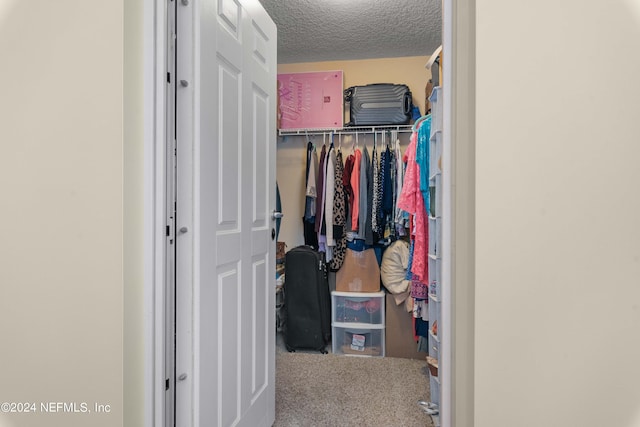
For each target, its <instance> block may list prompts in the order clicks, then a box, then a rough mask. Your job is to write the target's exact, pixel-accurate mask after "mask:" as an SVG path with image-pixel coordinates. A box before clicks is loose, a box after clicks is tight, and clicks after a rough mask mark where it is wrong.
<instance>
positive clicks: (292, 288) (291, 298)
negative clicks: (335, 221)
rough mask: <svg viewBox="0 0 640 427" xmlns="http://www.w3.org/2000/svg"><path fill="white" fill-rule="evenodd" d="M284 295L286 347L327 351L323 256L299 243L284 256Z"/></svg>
mask: <svg viewBox="0 0 640 427" xmlns="http://www.w3.org/2000/svg"><path fill="white" fill-rule="evenodd" d="M284 298H285V304H284V307H285V310H286V317H287V325H286V330H285V334H284V337H285V345H286V347H287V350H289V351H295V350H302V349H305V350H318V351H320V352H321V353H326V352H327V351H326V346H327V344H328V343H329V341H330V339H331V299H330V294H329V281H328V276H327V266H326V264H325V262H324V259H323V255H322V254H321V253H319V252H316V251H315V250H313V249H312V248H311V247H309V246H298V247H296V248H293V249H291V250H290V251H289V252H287V254H286V255H285V275H284Z"/></svg>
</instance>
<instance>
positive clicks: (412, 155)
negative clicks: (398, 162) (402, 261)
mask: <svg viewBox="0 0 640 427" xmlns="http://www.w3.org/2000/svg"><path fill="white" fill-rule="evenodd" d="M417 145H418V133H417V132H413V133H412V134H411V140H410V143H409V146H408V147H407V151H406V152H405V156H407V170H406V171H405V176H404V183H403V186H402V193H401V194H400V198H399V199H398V207H399V208H400V209H403V210H405V211H407V212H409V213H411V214H413V215H414V217H415V228H414V229H413V234H414V235H415V242H414V248H413V261H412V263H411V272H412V273H413V274H415V275H416V276H417V279H418V280H420V281H422V282H425V283H426V282H427V280H428V279H427V278H428V274H427V273H428V265H429V230H428V219H427V211H426V208H425V206H424V199H423V198H422V193H421V192H420V167H419V166H418V163H417V162H416V146H417Z"/></svg>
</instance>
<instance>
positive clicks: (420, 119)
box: [411, 114, 431, 132]
mask: <svg viewBox="0 0 640 427" xmlns="http://www.w3.org/2000/svg"><path fill="white" fill-rule="evenodd" d="M430 117H431V114H427V115H424V116H422V117H420V118H419V119H418V120H416V122H415V123H414V124H413V126H412V127H411V131H412V132H417V130H418V125H419V124H420V123H422V122H423V121H425V120H427V119H428V118H430Z"/></svg>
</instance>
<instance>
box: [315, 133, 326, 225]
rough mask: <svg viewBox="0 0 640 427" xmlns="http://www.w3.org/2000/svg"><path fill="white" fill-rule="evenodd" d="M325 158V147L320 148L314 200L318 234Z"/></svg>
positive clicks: (320, 219)
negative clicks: (316, 194) (315, 197)
mask: <svg viewBox="0 0 640 427" xmlns="http://www.w3.org/2000/svg"><path fill="white" fill-rule="evenodd" d="M326 156H327V147H326V146H325V145H323V146H322V150H321V151H320V161H319V162H318V177H317V178H318V179H317V180H316V190H317V193H318V197H317V199H316V221H315V232H316V233H318V232H320V229H321V227H322V217H321V215H322V208H323V206H324V204H323V203H324V171H325V167H324V161H325V157H326Z"/></svg>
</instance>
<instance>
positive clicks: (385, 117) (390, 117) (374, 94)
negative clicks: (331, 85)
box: [344, 83, 413, 126]
mask: <svg viewBox="0 0 640 427" xmlns="http://www.w3.org/2000/svg"><path fill="white" fill-rule="evenodd" d="M344 102H345V109H346V110H347V111H349V121H348V122H347V123H345V126H368V125H405V124H408V123H409V121H410V120H411V107H412V102H413V99H412V96H411V91H410V90H409V86H407V85H403V84H390V83H376V84H370V85H366V86H352V87H350V88H348V89H345V91H344Z"/></svg>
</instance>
